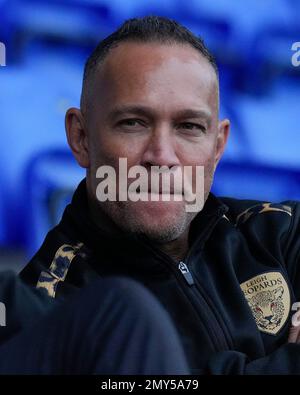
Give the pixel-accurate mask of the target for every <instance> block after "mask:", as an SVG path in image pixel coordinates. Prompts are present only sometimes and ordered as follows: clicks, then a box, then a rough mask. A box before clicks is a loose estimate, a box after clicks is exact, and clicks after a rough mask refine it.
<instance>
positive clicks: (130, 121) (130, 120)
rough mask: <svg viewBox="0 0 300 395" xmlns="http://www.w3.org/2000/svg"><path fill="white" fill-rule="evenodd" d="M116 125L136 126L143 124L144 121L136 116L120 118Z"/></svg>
mask: <svg viewBox="0 0 300 395" xmlns="http://www.w3.org/2000/svg"><path fill="white" fill-rule="evenodd" d="M118 126H121V127H125V128H128V129H129V128H130V129H133V128H137V127H141V126H145V123H144V122H143V121H142V120H141V119H137V118H127V119H122V120H121V121H119V122H118Z"/></svg>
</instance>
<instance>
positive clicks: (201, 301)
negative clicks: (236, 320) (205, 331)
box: [178, 261, 229, 350]
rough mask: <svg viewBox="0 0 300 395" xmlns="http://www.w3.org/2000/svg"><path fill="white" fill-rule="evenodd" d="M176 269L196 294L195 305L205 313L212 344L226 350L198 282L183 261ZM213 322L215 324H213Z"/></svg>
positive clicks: (218, 348)
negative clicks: (212, 340) (212, 338)
mask: <svg viewBox="0 0 300 395" xmlns="http://www.w3.org/2000/svg"><path fill="white" fill-rule="evenodd" d="M178 269H179V271H180V272H181V274H182V275H183V277H184V279H185V281H186V283H187V284H188V285H189V287H190V288H191V291H192V292H193V294H195V295H197V296H196V298H195V300H196V303H197V305H199V308H200V309H201V310H202V312H204V313H205V316H206V320H207V323H206V324H207V326H208V327H209V333H210V336H212V334H213V337H214V344H215V347H216V349H217V350H228V349H229V344H228V341H227V339H226V337H225V335H224V332H223V330H222V328H221V327H220V324H219V322H218V320H217V318H216V315H215V313H214V312H213V310H212V308H211V307H210V304H209V303H208V301H207V298H206V297H205V294H204V292H203V291H202V289H201V287H200V285H199V284H198V282H197V283H196V282H195V280H194V278H193V275H192V273H191V272H190V271H189V268H188V266H187V265H186V264H185V263H184V262H182V261H181V262H179V265H178ZM213 322H215V324H213Z"/></svg>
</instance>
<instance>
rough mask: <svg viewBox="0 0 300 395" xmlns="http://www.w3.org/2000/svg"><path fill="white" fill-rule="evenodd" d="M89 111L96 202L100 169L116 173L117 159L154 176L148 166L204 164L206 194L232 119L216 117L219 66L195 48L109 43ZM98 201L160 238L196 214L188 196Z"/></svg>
mask: <svg viewBox="0 0 300 395" xmlns="http://www.w3.org/2000/svg"><path fill="white" fill-rule="evenodd" d="M84 117H85V123H86V129H87V130H86V133H87V141H88V148H87V151H88V164H87V165H86V166H87V167H88V172H87V185H88V193H89V197H90V199H92V200H93V201H94V202H95V200H96V188H97V185H98V183H99V179H96V170H97V168H98V167H99V166H102V165H110V166H113V167H114V168H115V169H116V172H117V174H118V166H119V158H126V159H127V163H128V168H130V167H132V166H134V165H140V166H143V167H145V168H146V169H147V171H148V173H149V174H150V169H151V166H168V167H169V168H171V167H173V166H180V167H183V166H193V167H194V168H195V166H204V168H205V181H204V191H205V197H207V195H208V193H209V190H210V187H211V182H212V178H213V173H214V170H215V166H216V163H217V161H218V160H219V158H220V156H221V154H222V151H223V149H224V145H225V142H226V138H227V132H228V124H226V121H223V122H225V123H223V124H222V123H219V122H218V83H217V77H216V75H215V72H214V70H213V68H212V66H211V65H210V64H209V63H208V61H207V60H206V59H204V58H202V56H201V55H200V54H199V53H198V52H197V51H196V50H195V49H193V48H192V47H190V46H188V45H182V46H181V45H172V46H167V45H162V44H156V43H153V44H152V43H150V44H142V43H131V42H127V43H122V44H120V45H119V46H118V47H116V48H114V49H112V50H111V52H110V53H109V55H108V56H107V58H106V59H105V61H104V63H103V64H102V65H101V66H100V67H99V70H98V71H97V74H96V78H95V84H94V86H93V88H92V90H91V96H90V99H89V106H88V108H87V111H86V113H85V114H84ZM194 182H195V179H194V180H193V183H194ZM129 184H130V180H129ZM160 192H161V191H160ZM160 197H161V196H160ZM97 204H98V205H100V206H101V207H102V209H103V210H104V211H105V212H106V213H107V214H108V215H109V216H110V217H111V218H112V219H113V220H114V222H115V223H117V225H119V226H120V227H122V228H123V229H125V230H127V231H131V232H138V233H143V234H145V235H147V236H148V237H149V238H151V239H154V240H156V241H161V242H166V241H171V240H174V239H176V238H178V237H180V236H181V235H182V234H183V233H184V232H185V231H186V230H187V229H188V227H189V224H190V222H191V220H192V219H193V217H194V216H195V215H196V214H197V213H188V212H187V211H186V209H185V202H184V200H181V201H172V200H171V201H167V202H166V201H162V199H161V198H160V199H159V201H155V202H153V201H137V202H132V201H130V200H128V201H126V202H120V201H119V202H118V201H116V202H99V201H98V202H97Z"/></svg>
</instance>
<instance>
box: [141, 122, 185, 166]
mask: <svg viewBox="0 0 300 395" xmlns="http://www.w3.org/2000/svg"><path fill="white" fill-rule="evenodd" d="M141 161H142V165H143V166H145V167H147V168H149V167H151V166H168V167H169V168H171V167H173V166H179V165H180V161H179V158H178V156H177V154H176V142H175V136H173V134H172V131H171V130H169V128H168V127H166V126H165V127H163V126H161V127H159V128H156V129H155V130H153V132H152V133H151V136H150V137H149V140H148V142H147V145H146V148H145V150H144V152H143V156H142V158H141Z"/></svg>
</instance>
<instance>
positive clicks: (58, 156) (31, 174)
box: [0, 0, 300, 271]
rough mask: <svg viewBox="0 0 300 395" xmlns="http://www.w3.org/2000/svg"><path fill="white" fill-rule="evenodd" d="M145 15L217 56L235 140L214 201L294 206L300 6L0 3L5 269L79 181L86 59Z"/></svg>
mask: <svg viewBox="0 0 300 395" xmlns="http://www.w3.org/2000/svg"><path fill="white" fill-rule="evenodd" d="M150 14H156V15H163V16H168V17H171V18H174V19H177V20H178V21H179V22H181V23H183V24H184V25H186V26H187V27H189V28H190V29H191V30H192V31H193V32H194V33H196V34H197V35H200V36H202V37H203V38H204V40H205V42H206V43H207V45H208V47H209V48H210V49H211V50H212V52H213V53H214V55H215V56H216V59H217V62H218V65H219V68H220V78H221V116H222V117H224V116H226V117H229V118H230V119H231V122H232V130H231V138H230V142H229V146H228V149H227V152H226V154H225V157H224V159H223V162H222V164H221V165H220V167H219V169H218V171H217V174H216V177H215V182H214V186H213V190H214V192H215V193H216V194H218V195H227V196H235V197H240V198H254V199H255V198H258V199H264V200H273V201H281V200H285V199H300V155H299V149H300V122H299V115H300V66H299V67H294V66H293V65H292V63H291V58H292V55H293V52H292V51H291V46H292V44H293V43H294V42H297V41H300V23H299V15H300V0H275V1H274V0H263V1H262V0H243V1H236V0H214V1H211V0H188V1H182V0H124V1H123V0H52V1H50V0H48V1H46V0H0V42H3V43H4V44H5V45H6V67H0V113H1V117H0V133H1V134H0V135H1V141H2V149H1V151H2V152H1V156H0V166H1V167H0V169H1V183H0V270H3V269H7V268H12V269H14V270H16V271H18V270H19V269H20V268H21V267H22V266H24V265H25V263H26V261H27V260H28V259H29V258H30V257H31V256H32V254H33V253H34V252H35V251H36V250H37V248H38V247H39V245H40V244H41V242H42V240H43V238H44V236H45V234H46V233H47V231H48V230H49V229H50V228H51V227H53V226H54V224H56V223H57V222H58V220H59V218H60V216H61V213H62V211H63V208H64V207H65V205H66V203H67V202H69V200H70V196H71V194H72V191H73V190H74V188H75V187H76V185H77V184H78V182H79V181H80V180H81V179H82V178H83V176H84V172H83V170H82V169H80V168H79V167H78V166H76V164H75V161H74V160H73V158H72V157H71V154H70V153H69V150H68V147H67V143H66V138H65V133H64V114H65V111H66V109H67V108H68V107H69V106H78V105H79V95H80V91H81V80H82V72H83V66H84V62H85V59H86V57H87V56H88V54H89V53H90V51H91V50H92V49H93V48H94V47H95V45H96V44H97V42H98V41H99V40H100V39H101V38H102V37H104V36H106V35H107V34H109V33H111V32H112V31H113V30H115V29H116V28H117V27H118V26H119V25H120V24H121V23H122V22H123V21H124V20H125V19H128V18H131V17H137V16H144V15H150Z"/></svg>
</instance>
